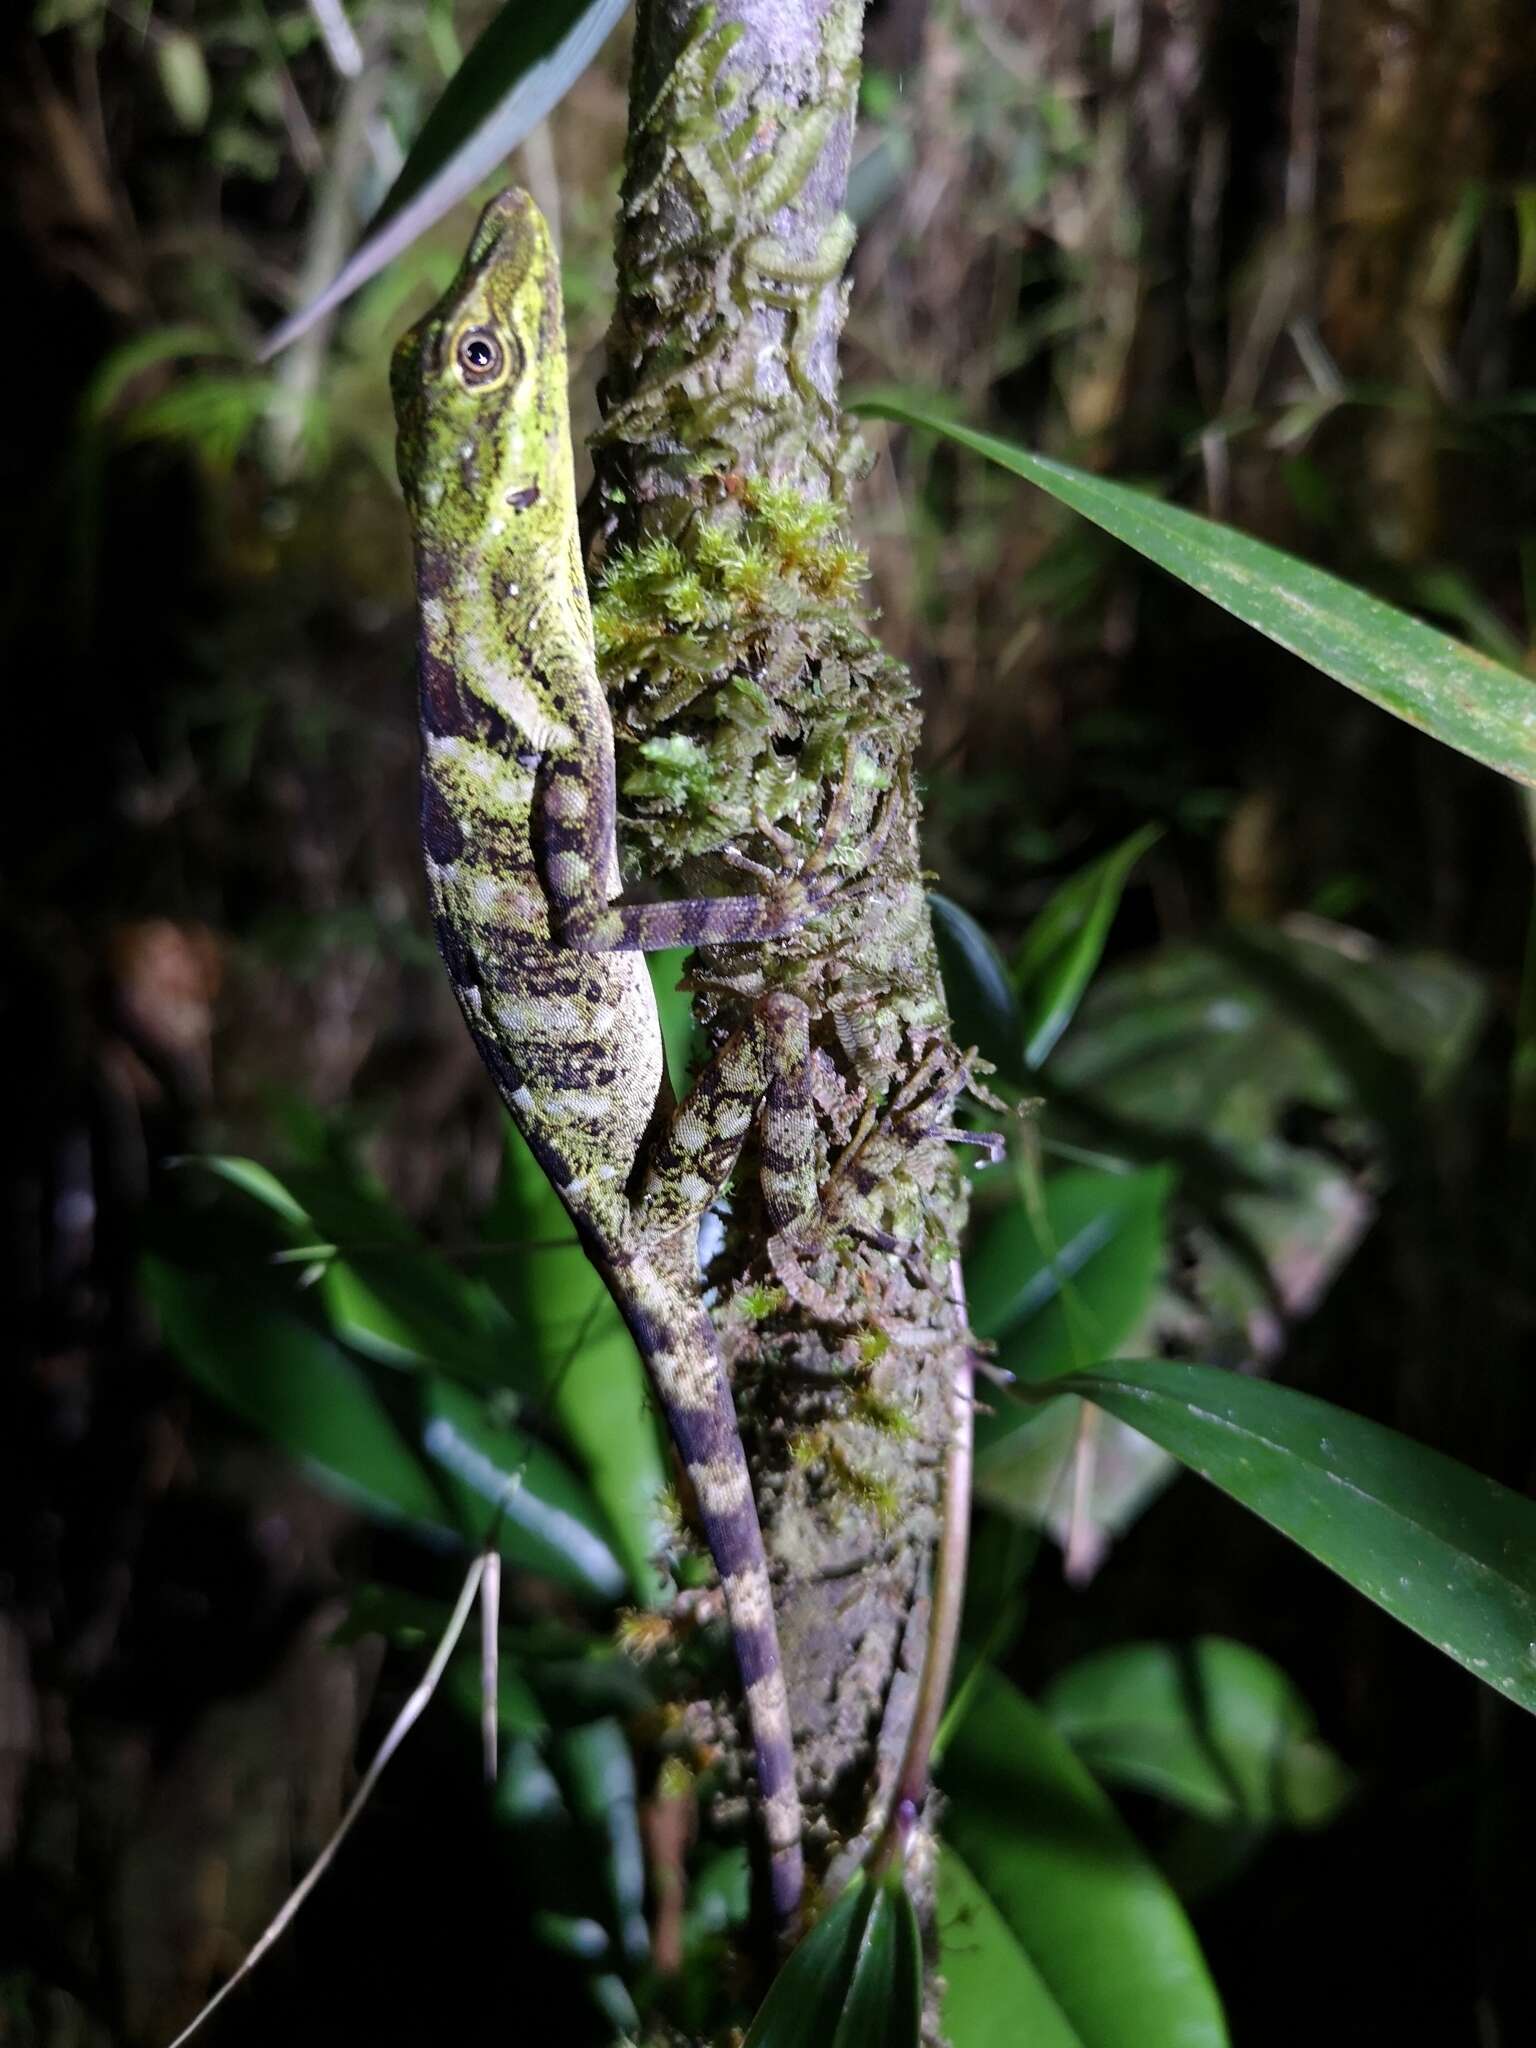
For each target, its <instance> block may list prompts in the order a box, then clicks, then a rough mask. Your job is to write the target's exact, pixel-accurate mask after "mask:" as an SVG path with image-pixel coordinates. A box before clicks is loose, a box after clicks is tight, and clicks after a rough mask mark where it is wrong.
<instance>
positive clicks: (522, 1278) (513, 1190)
mask: <svg viewBox="0 0 1536 2048" xmlns="http://www.w3.org/2000/svg"><path fill="white" fill-rule="evenodd" d="M485 1228H486V1233H487V1236H488V1238H489V1239H490V1240H491V1244H492V1246H493V1247H494V1250H495V1256H494V1257H488V1258H487V1261H486V1272H487V1274H488V1276H489V1277H490V1279H491V1281H492V1283H493V1284H494V1286H495V1287H496V1288H497V1290H498V1292H499V1293H500V1295H501V1298H502V1299H503V1301H505V1302H506V1303H507V1304H508V1305H509V1306H510V1308H511V1310H512V1313H513V1315H514V1316H515V1317H516V1318H517V1327H518V1331H519V1335H520V1337H521V1338H522V1339H523V1340H524V1341H525V1343H526V1345H527V1347H528V1353H529V1371H530V1374H531V1376H532V1377H533V1378H534V1379H535V1381H536V1383H537V1385H538V1387H539V1390H540V1399H541V1402H542V1403H543V1404H545V1405H547V1408H548V1410H549V1412H550V1414H551V1415H552V1416H553V1418H554V1420H555V1422H556V1424H557V1426H558V1427H559V1430H560V1433H561V1435H562V1436H563V1438H564V1440H565V1441H566V1443H567V1444H569V1446H570V1448H571V1451H572V1453H573V1454H574V1456H575V1458H576V1460H577V1462H578V1463H579V1465H580V1467H581V1469H582V1471H583V1472H584V1473H585V1475H586V1478H587V1482H588V1484H589V1485H590V1486H591V1488H592V1491H593V1493H594V1494H595V1495H596V1496H597V1498H598V1500H599V1501H600V1502H601V1504H602V1506H603V1508H604V1510H605V1512H606V1514H607V1517H608V1520H609V1524H610V1526H611V1527H612V1530H613V1533H614V1540H615V1542H616V1545H617V1548H618V1552H619V1555H620V1557H622V1559H623V1560H624V1565H625V1568H626V1570H627V1571H628V1573H629V1578H630V1583H631V1585H632V1587H633V1589H634V1591H635V1594H636V1597H637V1598H639V1599H640V1600H642V1601H650V1600H653V1599H655V1598H656V1596H657V1593H658V1591H659V1588H660V1581H659V1579H658V1576H657V1572H656V1567H655V1564H654V1563H653V1561H652V1560H653V1558H654V1557H655V1555H656V1552H657V1550H658V1549H659V1548H660V1545H661V1542H662V1527H661V1520H660V1502H661V1499H662V1495H663V1493H664V1491H665V1487H666V1469H665V1467H664V1465H663V1463H662V1453H661V1443H660V1439H659V1436H658V1434H657V1429H656V1424H655V1421H654V1419H653V1417H652V1413H651V1407H650V1400H649V1396H648V1394H647V1391H646V1385H645V1374H644V1372H643V1371H642V1369H641V1365H640V1358H639V1354H638V1353H637V1351H636V1350H635V1346H634V1342H633V1340H632V1339H631V1337H630V1334H629V1332H628V1330H626V1329H625V1327H624V1324H623V1322H622V1321H621V1320H620V1317H619V1312H618V1310H617V1309H616V1308H615V1307H614V1305H613V1302H612V1299H611V1297H610V1296H609V1293H608V1290H607V1289H606V1288H605V1287H604V1285H603V1283H602V1281H601V1280H600V1279H599V1278H598V1276H597V1274H596V1273H595V1272H594V1270H593V1268H592V1266H591V1264H590V1263H589V1261H588V1259H587V1257H586V1254H585V1253H584V1252H583V1251H582V1249H581V1247H580V1245H579V1244H577V1242H576V1240H575V1238H574V1236H573V1235H572V1231H571V1221H570V1218H569V1217H568V1216H567V1215H566V1213H565V1210H564V1209H563V1208H562V1207H561V1205H560V1199H559V1197H558V1196H557V1195H556V1194H555V1192H554V1190H553V1188H551V1186H550V1184H549V1182H548V1181H547V1180H546V1179H545V1177H544V1175H543V1174H542V1173H541V1172H540V1170H539V1166H538V1163H537V1161H536V1160H535V1159H534V1157H533V1155H532V1154H531V1153H530V1152H529V1150H528V1147H527V1146H526V1145H525V1144H524V1143H523V1140H522V1139H521V1137H519V1136H518V1134H517V1132H516V1130H514V1128H513V1127H512V1125H511V1123H510V1122H508V1124H507V1149H506V1154H505V1161H504V1165H503V1168H502V1181H501V1186H500V1189H499V1190H498V1193H497V1198H496V1202H495V1204H494V1207H493V1209H492V1212H491V1214H490V1215H488V1216H487V1218H486V1223H485Z"/></svg>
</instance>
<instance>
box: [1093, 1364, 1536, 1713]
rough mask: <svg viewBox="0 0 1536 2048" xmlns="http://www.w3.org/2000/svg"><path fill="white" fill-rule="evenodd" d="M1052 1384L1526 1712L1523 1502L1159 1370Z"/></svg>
mask: <svg viewBox="0 0 1536 2048" xmlns="http://www.w3.org/2000/svg"><path fill="white" fill-rule="evenodd" d="M1066 1384H1067V1385H1068V1386H1069V1387H1070V1388H1071V1389H1072V1390H1073V1391H1074V1392H1076V1393H1080V1394H1082V1395H1083V1396H1085V1397H1086V1398H1087V1399H1089V1400H1092V1401H1096V1402H1098V1403H1099V1404H1100V1405H1101V1406H1103V1407H1105V1408H1107V1409H1109V1410H1110V1412H1111V1413H1112V1414H1115V1415H1118V1416H1119V1417H1120V1418H1121V1419H1122V1420H1123V1421H1125V1422H1127V1423H1129V1424H1130V1425H1131V1427H1132V1428H1133V1429H1139V1430H1140V1431H1141V1432H1142V1433H1143V1434H1144V1435H1146V1436H1149V1437H1151V1438H1152V1439H1153V1441H1154V1442H1155V1443H1159V1444H1161V1445H1162V1447H1163V1449H1164V1450H1166V1451H1170V1452H1172V1454H1173V1455H1174V1457H1176V1458H1178V1459H1180V1460H1181V1461H1182V1462H1183V1463H1184V1464H1186V1465H1189V1466H1191V1467H1192V1468H1193V1469H1194V1470H1195V1471H1197V1472H1199V1473H1201V1474H1202V1475H1203V1476H1204V1477H1205V1478H1207V1479H1209V1480H1211V1481H1212V1482H1213V1483H1214V1484H1215V1485H1217V1486H1219V1487H1221V1488H1222V1489H1223V1491H1224V1492H1227V1493H1230V1494H1231V1495H1232V1496H1233V1498H1234V1499H1235V1500H1239V1501H1241V1502H1242V1503H1243V1505H1244V1506H1245V1507H1249V1508H1252V1509H1253V1510H1254V1512H1255V1513H1256V1514H1258V1515H1262V1516H1263V1518H1264V1520H1265V1521H1267V1522H1270V1523H1273V1525H1274V1526H1275V1528H1277V1529H1279V1530H1281V1531H1283V1533H1284V1534H1285V1535H1287V1536H1289V1537H1291V1539H1292V1540H1293V1541H1294V1542H1296V1543H1299V1544H1300V1545H1301V1547H1302V1548H1303V1549H1304V1550H1307V1551H1310V1552H1311V1554H1312V1555H1313V1556H1314V1557H1315V1558H1318V1559H1319V1560H1320V1561H1321V1562H1322V1563H1323V1564H1326V1565H1328V1566H1329V1567H1330V1568H1331V1569H1332V1570H1333V1571H1336V1572H1337V1573H1338V1574H1339V1575H1340V1577H1342V1578H1345V1579H1347V1580H1348V1581H1349V1583H1350V1584H1351V1585H1352V1586H1355V1587H1356V1588H1358V1590H1359V1591H1360V1592H1362V1593H1364V1594H1365V1595H1366V1597H1367V1598H1368V1599H1370V1600H1374V1601H1375V1602H1376V1604H1377V1605H1378V1606H1379V1607H1383V1608H1385V1609H1386V1611H1387V1613H1388V1614H1391V1615H1393V1616H1395V1617H1396V1619H1397V1620H1399V1621H1401V1622H1404V1623H1406V1625H1407V1626H1408V1627H1409V1628H1411V1629H1414V1630H1416V1631H1417V1633H1418V1634H1420V1635H1421V1636H1424V1637H1426V1638H1427V1639H1428V1640H1429V1641H1430V1642H1432V1643H1434V1644H1435V1645H1436V1646H1437V1647H1438V1648H1439V1649H1441V1650H1443V1651H1444V1652H1445V1653H1446V1655H1447V1656H1448V1657H1454V1658H1455V1659H1456V1661H1457V1663H1459V1664H1463V1665H1465V1666H1466V1668H1467V1670H1469V1671H1471V1672H1472V1673H1474V1675H1475V1676H1476V1677H1478V1678H1481V1679H1482V1680H1483V1682H1484V1683H1485V1684H1487V1685H1491V1686H1495V1687H1497V1688H1498V1690H1499V1691H1500V1692H1502V1693H1504V1694H1505V1695H1506V1696H1507V1697H1508V1698H1510V1699H1512V1700H1514V1701H1516V1702H1517V1704H1519V1705H1520V1706H1522V1707H1525V1708H1526V1709H1527V1710H1528V1711H1530V1712H1532V1713H1536V1501H1530V1500H1527V1499H1526V1498H1525V1497H1524V1496H1523V1495H1521V1494H1518V1493H1511V1492H1510V1491H1509V1489H1508V1488H1507V1487H1503V1486H1500V1485H1499V1484H1498V1483H1497V1482H1496V1481H1495V1480H1492V1479H1486V1478H1484V1477H1483V1476H1482V1474H1481V1473H1477V1472H1473V1471H1470V1470H1469V1469H1468V1468H1467V1467H1466V1466H1465V1465H1459V1464H1457V1463H1456V1461H1455V1459H1453V1458H1447V1457H1445V1456H1444V1455H1443V1454H1442V1453H1441V1452H1439V1451H1432V1450H1430V1449H1429V1448H1428V1447H1427V1446H1425V1445H1423V1444H1416V1443H1414V1442H1412V1441H1411V1440H1410V1439H1409V1438H1408V1437H1405V1436H1399V1435H1398V1433H1397V1431H1396V1430H1393V1429H1386V1428H1384V1427H1383V1426H1382V1425H1381V1424H1380V1423H1377V1422H1368V1421H1366V1420H1365V1418H1364V1417H1363V1416H1359V1415H1351V1414H1349V1413H1347V1412H1346V1411H1345V1410H1344V1409H1342V1408H1335V1407H1333V1406H1332V1405H1331V1403H1329V1402H1327V1401H1318V1400H1315V1399H1313V1397H1312V1396H1311V1395H1309V1394H1298V1393H1296V1392H1294V1391H1293V1390H1292V1389H1291V1388H1289V1387H1276V1386H1270V1385H1269V1384H1267V1383H1266V1382H1265V1381H1263V1380H1254V1379H1249V1378H1247V1377H1245V1376H1243V1375H1241V1374H1238V1373H1229V1372H1219V1371H1216V1370H1215V1369H1213V1368H1212V1367H1210V1366H1204V1365H1187V1364H1184V1363H1181V1362H1177V1361H1174V1360H1162V1361H1149V1362H1147V1363H1141V1362H1134V1363H1133V1362H1131V1361H1127V1360H1121V1361H1116V1362H1115V1363H1114V1364H1111V1365H1101V1366H1098V1367H1096V1368H1094V1369H1093V1370H1092V1371H1089V1372H1081V1373H1074V1374H1073V1375H1072V1376H1071V1378H1070V1379H1069V1380H1068V1381H1067V1382H1066Z"/></svg>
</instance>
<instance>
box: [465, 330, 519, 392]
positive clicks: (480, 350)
mask: <svg viewBox="0 0 1536 2048" xmlns="http://www.w3.org/2000/svg"><path fill="white" fill-rule="evenodd" d="M454 354H455V356H456V357H457V359H458V365H459V375H460V376H461V377H462V378H463V379H464V382H465V383H466V384H467V385H468V386H469V388H470V390H472V391H478V390H483V389H484V388H485V386H486V385H487V384H496V383H499V382H500V380H501V377H502V375H503V373H504V372H505V370H506V367H507V352H506V350H505V349H504V348H503V347H502V345H501V338H500V336H499V335H497V334H496V333H495V332H494V331H493V330H492V329H491V328H489V327H466V328H465V330H464V332H463V333H462V334H461V335H460V336H459V338H458V341H457V343H456V345H455V348H454Z"/></svg>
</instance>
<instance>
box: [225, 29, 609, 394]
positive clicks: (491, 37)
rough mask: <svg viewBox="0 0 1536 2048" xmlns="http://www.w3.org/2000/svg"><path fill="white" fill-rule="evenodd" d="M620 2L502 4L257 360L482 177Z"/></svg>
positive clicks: (549, 99)
mask: <svg viewBox="0 0 1536 2048" xmlns="http://www.w3.org/2000/svg"><path fill="white" fill-rule="evenodd" d="M625 5H626V0H506V5H505V6H504V7H502V9H501V10H500V12H499V13H498V14H497V15H496V16H495V17H494V19H493V20H492V21H491V23H490V25H489V26H488V27H487V28H486V30H485V31H484V33H483V34H482V35H481V36H480V38H479V40H478V41H477V42H476V43H475V45H474V47H473V48H472V49H471V50H470V52H469V54H468V55H467V56H466V57H465V59H464V61H463V63H462V64H461V65H460V66H459V68H458V70H457V71H456V72H455V73H454V74H453V77H452V78H451V79H450V81H449V83H448V87H447V89H446V91H445V92H444V93H443V96H442V98H441V99H440V100H439V101H438V103H437V105H436V106H435V107H434V108H433V109H432V112H431V113H430V114H429V115H428V117H427V119H426V122H425V123H424V124H423V127H422V130H421V133H420V134H419V135H418V136H417V138H416V140H415V142H414V143H413V144H412V145H411V148H410V150H409V152H408V154H407V156H406V159H405V162H404V163H403V164H402V166H401V168H400V174H399V176H398V177H397V178H396V179H395V182H394V184H393V185H392V186H391V187H390V189H389V191H388V192H387V193H386V194H385V196H384V199H383V202H382V204H381V205H380V207H379V210H378V212H377V213H376V214H375V215H374V217H373V221H372V223H371V226H370V229H369V232H368V233H367V234H366V235H365V236H364V238H363V241H362V243H361V245H360V246H359V247H358V248H357V249H356V250H355V251H354V252H353V254H352V255H351V256H350V257H349V258H348V260H347V261H346V262H345V263H344V264H343V265H342V267H341V269H340V271H339V272H338V273H337V275H336V276H335V277H334V278H332V280H331V282H330V283H329V284H328V285H327V286H326V287H325V289H324V290H323V291H321V292H319V293H318V294H317V295H316V296H315V297H314V298H313V299H311V300H310V301H309V303H308V304H307V305H305V306H302V307H300V309H299V310H298V312H296V313H294V314H292V315H291V316H290V317H289V318H288V319H287V320H284V321H283V322H282V324H281V325H280V326H278V327H276V328H274V329H273V331H272V332H271V334H269V335H268V336H267V338H266V340H265V341H264V342H263V343H262V347H261V351H260V355H261V360H262V361H263V362H265V361H268V360H269V359H270V358H271V357H272V356H275V355H276V354H277V353H278V351H279V350H281V349H285V348H287V346H288V344H289V343H290V342H293V341H297V340H298V338H299V336H300V335H301V334H303V333H305V332H307V330H308V329H309V328H311V327H312V326H313V325H314V324H315V322H316V321H317V320H320V319H323V318H324V316H325V315H326V314H327V313H329V312H331V311H332V310H333V309H334V308H335V307H337V306H339V305H340V304H341V303H342V301H343V300H344V299H347V298H350V297H351V295H352V293H353V292H355V291H356V290H357V288H358V287H359V285H363V284H366V283H367V281H368V279H369V278H370V277H372V276H374V275H375V273H376V272H378V271H380V270H382V269H383V268H384V266H385V264H386V263H390V262H392V261H393V260H394V258H395V257H396V256H398V255H399V254H400V253H401V251H402V250H404V249H408V248H409V247H410V245H411V243H412V242H414V241H415V240H416V238H417V236H418V235H421V234H424V233H425V232H426V230H427V229H428V228H429V227H431V226H432V225H433V224H434V223H435V222H437V221H439V220H441V219H442V217H443V215H444V214H445V213H446V212H447V211H448V209H449V208H450V207H451V206H455V205H457V203H458V202H459V200H461V199H463V198H466V197H467V196H468V195H469V194H470V193H471V192H473V191H474V189H475V187H476V186H477V185H478V184H479V183H480V182H481V180H482V179H484V178H489V177H490V176H491V174H492V173H493V172H494V171H495V170H496V168H497V166H498V165H499V164H500V163H501V162H502V160H503V158H505V157H507V156H509V155H510V154H511V152H512V151H513V150H514V149H516V147H517V145H518V144H519V143H520V142H521V141H522V140H523V137H524V136H525V135H527V134H528V132H529V130H530V129H532V128H534V127H536V126H537V124H538V123H539V122H540V121H542V120H543V118H544V116H545V115H546V114H547V113H548V112H549V111H550V109H551V108H552V107H553V106H555V105H556V104H557V103H558V102H559V101H560V100H562V99H563V98H564V97H565V95H566V93H567V92H568V91H569V90H570V88H571V86H572V85H573V84H574V83H575V82H576V80H577V79H578V78H579V77H580V76H581V74H582V72H583V71H585V70H586V68H587V66H588V65H589V64H590V63H591V61H592V59H593V58H594V57H595V56H596V55H597V52H598V50H599V49H600V48H601V46H602V44H603V43H604V42H605V41H606V40H607V37H608V34H609V32H610V31H611V30H612V28H613V27H614V25H615V23H616V22H617V21H618V19H619V16H620V15H621V14H622V13H623V12H624V9H625Z"/></svg>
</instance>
